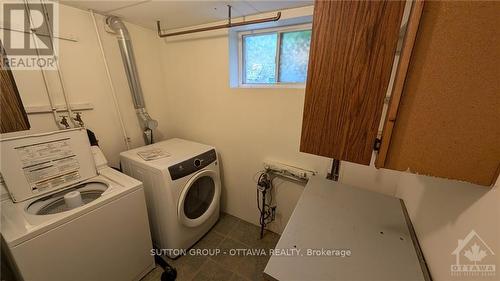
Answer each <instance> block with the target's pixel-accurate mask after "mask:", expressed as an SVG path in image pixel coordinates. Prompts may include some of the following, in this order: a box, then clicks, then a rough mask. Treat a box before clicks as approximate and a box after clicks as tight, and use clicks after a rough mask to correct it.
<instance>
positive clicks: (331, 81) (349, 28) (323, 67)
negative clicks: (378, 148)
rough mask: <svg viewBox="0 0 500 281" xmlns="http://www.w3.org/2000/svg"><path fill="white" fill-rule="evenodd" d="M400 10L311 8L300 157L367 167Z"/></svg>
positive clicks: (381, 6)
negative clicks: (309, 43) (311, 21)
mask: <svg viewBox="0 0 500 281" xmlns="http://www.w3.org/2000/svg"><path fill="white" fill-rule="evenodd" d="M404 5H405V3H404V2H402V1H316V2H315V7H314V19H313V32H312V38H311V51H310V55H309V69H308V77H307V85H306V96H305V103H304V117H303V123H302V137H301V144H300V150H301V151H302V152H307V153H312V154H317V155H322V156H327V157H330V158H335V159H339V160H346V161H350V162H356V163H360V164H365V165H368V164H369V163H370V159H371V155H372V150H373V143H374V141H375V138H376V135H377V130H378V125H379V123H380V116H381V113H382V106H383V102H384V97H385V93H386V91H387V86H388V84H389V78H390V74H391V68H392V63H393V60H394V55H395V50H396V44H397V40H398V33H399V29H400V22H401V17H402V14H403V10H404Z"/></svg>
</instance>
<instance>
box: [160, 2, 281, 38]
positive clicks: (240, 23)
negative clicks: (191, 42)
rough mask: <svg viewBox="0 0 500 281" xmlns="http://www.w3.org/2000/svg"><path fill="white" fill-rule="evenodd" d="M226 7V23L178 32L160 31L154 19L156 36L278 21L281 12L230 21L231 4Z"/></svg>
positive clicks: (169, 35)
mask: <svg viewBox="0 0 500 281" xmlns="http://www.w3.org/2000/svg"><path fill="white" fill-rule="evenodd" d="M227 8H228V19H227V23H226V24H220V25H215V26H209V27H201V28H196V29H190V30H184V31H179V32H172V33H162V31H161V24H160V21H156V28H157V32H158V36H159V37H160V38H163V37H171V36H178V35H184V34H190V33H197V32H203V31H210V30H217V29H223V28H231V27H237V26H245V25H250V24H258V23H265V22H272V21H278V20H279V19H280V18H281V12H278V13H277V14H276V16H275V17H270V18H264V19H256V20H249V21H242V22H235V23H233V22H231V9H232V7H231V5H227Z"/></svg>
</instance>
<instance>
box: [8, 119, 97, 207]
mask: <svg viewBox="0 0 500 281" xmlns="http://www.w3.org/2000/svg"><path fill="white" fill-rule="evenodd" d="M0 146H1V154H2V157H1V165H0V171H1V173H2V176H3V178H4V181H5V183H6V185H7V189H8V190H9V193H10V195H11V198H12V200H13V201H14V202H20V201H24V200H26V199H29V198H33V197H35V196H39V195H41V194H45V193H48V192H51V191H54V190H57V189H61V188H64V187H67V186H70V185H73V184H76V183H78V182H81V181H84V180H87V179H90V178H92V177H95V176H97V172H96V168H95V163H94V160H93V156H92V153H91V150H90V144H89V141H88V137H87V132H86V130H85V129H81V128H77V129H70V130H62V131H56V132H51V133H44V134H38V135H30V136H22V137H15V138H9V139H3V140H0Z"/></svg>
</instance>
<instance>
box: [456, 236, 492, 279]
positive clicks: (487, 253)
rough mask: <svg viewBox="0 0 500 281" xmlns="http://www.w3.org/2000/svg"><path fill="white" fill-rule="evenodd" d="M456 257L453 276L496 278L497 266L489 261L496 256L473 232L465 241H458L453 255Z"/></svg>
mask: <svg viewBox="0 0 500 281" xmlns="http://www.w3.org/2000/svg"><path fill="white" fill-rule="evenodd" d="M451 254H452V255H455V258H456V260H455V264H452V265H451V274H452V275H453V276H494V275H495V270H496V266H495V264H493V263H490V261H491V262H494V260H493V259H491V260H490V259H488V257H492V256H494V255H495V253H494V252H493V250H492V249H491V248H490V247H489V246H488V244H486V242H484V240H483V239H482V238H481V237H480V236H479V235H478V234H477V233H476V232H475V231H474V230H472V231H471V232H470V233H469V234H468V235H467V236H466V237H465V238H464V239H463V240H462V239H459V240H458V246H457V248H456V249H455V250H454V251H453V252H452V253H451Z"/></svg>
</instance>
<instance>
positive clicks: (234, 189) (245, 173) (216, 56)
mask: <svg viewBox="0 0 500 281" xmlns="http://www.w3.org/2000/svg"><path fill="white" fill-rule="evenodd" d="M311 13H312V8H311V7H308V8H299V9H291V10H285V11H283V14H282V18H283V19H287V18H289V17H291V16H304V15H311ZM260 16H261V17H264V16H267V15H260ZM162 55H163V65H164V74H165V77H164V79H165V88H166V89H167V94H166V95H161V96H160V95H157V96H156V103H159V104H165V105H166V108H165V112H164V115H162V119H161V120H160V127H159V129H160V131H162V132H166V136H167V137H181V138H186V139H191V140H194V141H198V142H202V143H207V144H211V145H214V146H215V147H216V148H217V149H218V150H219V152H220V156H221V159H222V160H221V161H222V172H223V185H224V191H223V200H222V203H223V205H222V208H223V210H224V211H226V212H228V213H230V214H233V215H235V216H237V217H240V218H242V219H245V220H247V221H250V222H252V223H255V224H257V223H258V218H259V213H258V210H257V203H256V183H255V180H256V179H255V175H256V174H257V173H258V172H259V171H260V170H262V167H263V165H262V162H263V161H264V160H265V159H272V160H275V161H281V162H284V163H288V164H293V165H295V166H298V167H303V168H307V169H312V170H316V171H318V172H320V173H321V174H322V175H326V172H327V170H328V168H329V166H330V160H329V159H326V158H323V157H319V156H314V155H310V154H305V153H300V152H299V143H300V133H301V126H302V111H303V104H304V89H290V88H288V89H286V88H275V89H269V88H267V89H263V88H261V89H253V88H252V89H249V88H230V86H229V72H228V71H229V70H228V69H229V67H228V66H229V50H228V34H227V31H212V32H204V33H198V34H194V35H186V36H179V37H175V38H168V39H167V40H165V42H162ZM341 173H342V175H341V181H342V182H345V183H348V184H352V185H356V186H360V187H364V188H368V189H373V190H378V191H380V192H383V193H386V194H391V195H394V192H395V188H396V183H397V180H398V175H399V173H397V172H391V171H377V170H376V169H375V168H373V167H366V166H362V165H357V164H349V163H345V164H343V166H342V169H341ZM275 184H276V194H275V199H276V201H277V206H278V208H277V212H278V216H277V217H278V220H277V222H275V223H272V224H271V225H270V228H271V229H272V230H274V231H277V232H281V231H282V230H283V228H284V226H285V225H286V222H287V221H288V218H289V217H290V215H291V212H292V211H293V208H294V207H295V204H296V202H297V200H298V198H299V196H300V194H301V192H302V189H303V186H300V185H298V184H295V183H291V182H289V181H283V180H276V182H275Z"/></svg>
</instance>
